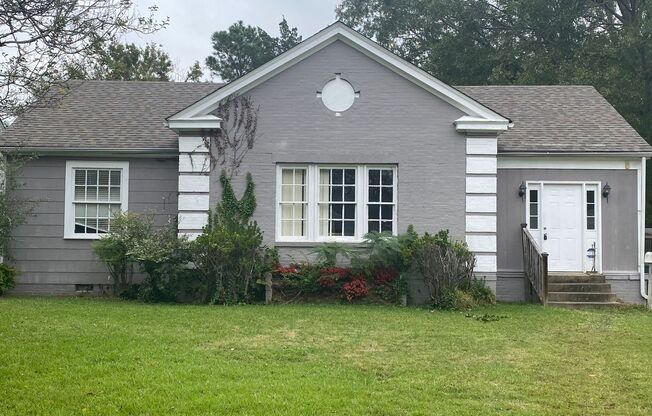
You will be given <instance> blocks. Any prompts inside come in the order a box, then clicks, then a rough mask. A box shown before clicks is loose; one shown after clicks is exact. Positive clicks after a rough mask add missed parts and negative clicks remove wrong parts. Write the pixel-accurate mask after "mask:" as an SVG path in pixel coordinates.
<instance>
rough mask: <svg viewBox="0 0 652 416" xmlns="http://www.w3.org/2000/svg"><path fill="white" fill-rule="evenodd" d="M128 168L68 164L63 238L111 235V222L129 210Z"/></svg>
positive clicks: (118, 164)
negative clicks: (119, 213)
mask: <svg viewBox="0 0 652 416" xmlns="http://www.w3.org/2000/svg"><path fill="white" fill-rule="evenodd" d="M128 168H129V164H128V162H98V161H80V162H72V161H70V162H67V164H66V192H65V195H66V202H65V204H66V206H65V214H64V215H65V221H64V237H66V238H89V239H93V238H99V237H100V236H101V235H102V234H106V233H107V232H109V230H110V229H111V219H112V218H113V217H114V216H115V214H116V213H118V212H120V211H124V210H126V209H127V184H128Z"/></svg>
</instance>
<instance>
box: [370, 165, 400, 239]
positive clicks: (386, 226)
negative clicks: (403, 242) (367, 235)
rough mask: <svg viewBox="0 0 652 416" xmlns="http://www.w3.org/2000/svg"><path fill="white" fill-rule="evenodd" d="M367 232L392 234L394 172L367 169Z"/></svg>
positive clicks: (391, 170) (390, 170)
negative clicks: (387, 232)
mask: <svg viewBox="0 0 652 416" xmlns="http://www.w3.org/2000/svg"><path fill="white" fill-rule="evenodd" d="M367 178H368V186H367V190H368V192H369V194H368V197H367V231H368V232H373V231H375V232H383V231H389V232H392V231H393V229H394V205H395V202H394V170H393V169H375V168H374V169H369V171H368V173H367Z"/></svg>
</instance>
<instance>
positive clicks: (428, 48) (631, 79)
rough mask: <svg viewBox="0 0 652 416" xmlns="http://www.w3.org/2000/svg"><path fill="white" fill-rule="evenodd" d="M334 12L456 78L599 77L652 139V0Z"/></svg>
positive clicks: (416, 4)
mask: <svg viewBox="0 0 652 416" xmlns="http://www.w3.org/2000/svg"><path fill="white" fill-rule="evenodd" d="M336 13H337V16H338V17H339V18H340V19H341V20H343V21H344V22H345V23H347V24H349V25H351V26H353V27H354V28H356V29H358V30H360V31H361V32H362V33H364V34H365V35H367V36H370V37H372V38H374V39H376V40H377V41H378V42H379V43H380V44H381V45H383V46H385V47H387V48H388V49H390V50H391V51H392V52H395V53H397V54H398V55H399V56H401V57H403V58H405V59H406V60H408V61H410V62H412V63H414V64H416V65H417V66H419V67H421V68H423V69H424V70H426V71H428V72H430V73H432V74H433V75H435V76H436V77H438V78H440V79H441V80H443V81H445V82H447V83H450V84H453V85H469V84H476V85H484V84H590V85H594V86H595V87H596V88H597V89H598V91H600V93H602V94H603V95H604V96H605V97H606V98H607V99H608V100H609V102H610V103H611V104H613V105H614V107H615V108H616V109H617V110H618V111H619V112H620V113H621V114H622V115H623V116H624V117H625V119H626V120H627V121H628V122H629V123H631V124H632V125H633V126H634V128H635V129H636V130H637V131H638V132H639V133H640V134H641V135H642V136H643V137H644V138H645V139H646V140H647V141H648V142H652V1H650V0H527V1H523V0H463V1H460V0H343V1H342V3H341V4H340V5H339V6H338V8H337V10H336ZM650 179H652V177H651V178H650ZM648 184H649V185H648V189H649V191H648V194H650V195H652V193H651V192H652V180H650V181H648ZM648 208H649V209H648V210H647V212H648V214H650V215H649V216H648V223H650V222H652V221H650V220H652V204H650V203H648Z"/></svg>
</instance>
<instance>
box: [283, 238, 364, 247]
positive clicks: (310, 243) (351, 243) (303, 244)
mask: <svg viewBox="0 0 652 416" xmlns="http://www.w3.org/2000/svg"><path fill="white" fill-rule="evenodd" d="M325 243H337V244H342V245H346V246H349V247H353V248H357V247H365V246H366V244H364V242H363V241H350V240H349V241H275V242H274V246H275V247H316V246H319V245H322V244H325Z"/></svg>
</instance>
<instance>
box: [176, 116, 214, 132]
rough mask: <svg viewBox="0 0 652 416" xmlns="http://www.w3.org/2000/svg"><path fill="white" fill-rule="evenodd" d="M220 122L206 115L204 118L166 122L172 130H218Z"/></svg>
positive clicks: (177, 119)
mask: <svg viewBox="0 0 652 416" xmlns="http://www.w3.org/2000/svg"><path fill="white" fill-rule="evenodd" d="M221 122H222V119H221V118H219V117H216V116H214V115H211V114H208V115H204V116H195V117H188V118H180V117H178V118H174V119H170V120H168V121H167V125H168V127H169V128H171V129H172V130H207V129H210V130H214V129H219V128H220V123H221Z"/></svg>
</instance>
